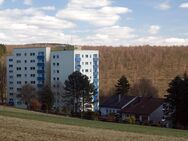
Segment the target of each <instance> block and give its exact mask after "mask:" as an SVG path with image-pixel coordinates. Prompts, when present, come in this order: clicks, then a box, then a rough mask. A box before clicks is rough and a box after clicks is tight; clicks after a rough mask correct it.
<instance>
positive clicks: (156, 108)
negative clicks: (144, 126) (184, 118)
mask: <svg viewBox="0 0 188 141" xmlns="http://www.w3.org/2000/svg"><path fill="white" fill-rule="evenodd" d="M163 103H164V99H161V98H151V97H136V99H135V100H134V101H133V102H132V103H131V105H129V106H126V107H124V108H122V109H121V115H122V120H123V121H127V120H128V118H129V117H130V116H134V117H135V118H136V121H138V122H141V123H142V122H152V123H159V122H161V120H162V118H163Z"/></svg>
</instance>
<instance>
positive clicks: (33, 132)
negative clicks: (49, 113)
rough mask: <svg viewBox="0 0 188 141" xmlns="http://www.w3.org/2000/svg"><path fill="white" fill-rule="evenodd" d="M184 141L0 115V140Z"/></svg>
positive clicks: (183, 139)
mask: <svg viewBox="0 0 188 141" xmlns="http://www.w3.org/2000/svg"><path fill="white" fill-rule="evenodd" d="M156 140H157V141H169V140H170V141H186V140H187V139H185V138H175V137H165V136H156V135H143V134H137V133H128V132H120V131H111V130H102V129H92V128H87V127H78V126H69V125H62V124H61V125H60V124H54V123H47V122H41V121H32V120H24V119H17V118H9V117H2V116H0V141H156Z"/></svg>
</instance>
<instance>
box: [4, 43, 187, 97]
mask: <svg viewBox="0 0 188 141" xmlns="http://www.w3.org/2000/svg"><path fill="white" fill-rule="evenodd" d="M59 45H60V44H31V45H23V46H19V45H16V46H15V45H9V46H7V48H8V51H9V52H11V51H12V49H13V48H15V47H33V46H34V47H40V46H42V47H44V46H49V47H53V48H54V47H57V46H59ZM83 48H84V49H98V50H99V51H100V92H101V95H109V94H110V93H112V90H113V88H114V84H116V82H117V79H119V78H120V77H121V75H125V76H126V77H127V78H128V80H129V81H130V83H131V84H133V83H135V82H137V81H138V80H139V79H141V78H147V79H151V80H152V82H153V84H154V86H155V87H156V88H157V89H158V91H159V96H160V97H163V96H164V95H165V93H166V89H167V87H168V83H169V82H170V81H171V80H172V79H173V78H174V77H175V76H176V75H178V74H183V73H184V72H185V71H187V70H188V48H187V47H151V46H142V47H102V46H98V47H93V46H92V47H88V46H84V47H83Z"/></svg>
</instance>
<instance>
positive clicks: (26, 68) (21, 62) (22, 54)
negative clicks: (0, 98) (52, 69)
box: [7, 48, 50, 108]
mask: <svg viewBox="0 0 188 141" xmlns="http://www.w3.org/2000/svg"><path fill="white" fill-rule="evenodd" d="M39 52H44V70H45V74H44V76H45V84H47V83H48V82H49V63H47V61H49V60H50V59H49V57H50V48H17V49H14V50H13V55H12V56H11V57H12V58H13V71H14V73H13V88H14V103H15V106H16V107H19V108H26V105H25V104H24V103H22V102H21V101H20V99H18V98H17V97H16V95H17V94H19V93H20V92H19V91H18V90H17V89H20V88H22V86H24V85H25V84H30V85H32V86H34V87H35V88H36V90H38V87H37V84H38V80H37V77H38V73H37V70H38V66H37V63H38V59H37V56H38V53H39ZM31 53H34V54H33V55H31ZM17 54H19V56H18V55H17ZM31 60H32V61H33V62H31ZM25 61H26V62H25ZM7 63H8V64H9V63H10V62H7ZM31 67H33V68H35V69H31ZM17 68H19V70H17ZM7 71H9V70H7ZM31 74H32V75H34V76H33V77H31ZM17 75H21V77H17ZM32 81H33V82H35V84H31V82H32ZM9 82H10V79H9V77H8V79H7V83H9ZM18 82H19V83H18ZM8 89H9V88H8ZM8 91H10V90H8ZM8 95H9V93H8Z"/></svg>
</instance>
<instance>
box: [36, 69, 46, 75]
mask: <svg viewBox="0 0 188 141" xmlns="http://www.w3.org/2000/svg"><path fill="white" fill-rule="evenodd" d="M37 73H42V74H43V73H45V72H44V70H37Z"/></svg>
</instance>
